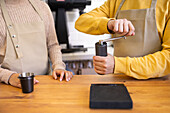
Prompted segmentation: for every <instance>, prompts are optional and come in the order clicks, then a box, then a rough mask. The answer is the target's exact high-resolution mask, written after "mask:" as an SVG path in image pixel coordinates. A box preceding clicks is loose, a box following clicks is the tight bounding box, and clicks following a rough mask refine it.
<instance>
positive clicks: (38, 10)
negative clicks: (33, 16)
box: [28, 0, 43, 20]
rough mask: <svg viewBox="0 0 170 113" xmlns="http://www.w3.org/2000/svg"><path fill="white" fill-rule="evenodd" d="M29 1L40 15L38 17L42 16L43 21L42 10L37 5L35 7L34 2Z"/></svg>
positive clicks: (32, 0)
mask: <svg viewBox="0 0 170 113" xmlns="http://www.w3.org/2000/svg"><path fill="white" fill-rule="evenodd" d="M28 1H29V2H30V3H31V5H32V7H33V8H34V10H35V11H36V12H37V13H38V15H39V16H40V18H41V20H43V17H42V16H43V15H42V13H41V10H40V9H39V8H38V7H37V5H35V1H34V0H28Z"/></svg>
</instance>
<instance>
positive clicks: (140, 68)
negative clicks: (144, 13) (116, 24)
mask: <svg viewBox="0 0 170 113" xmlns="http://www.w3.org/2000/svg"><path fill="white" fill-rule="evenodd" d="M121 1H122V0H107V1H106V2H105V3H104V4H103V5H102V6H101V7H99V8H96V9H94V10H92V11H91V12H89V13H86V14H83V15H81V16H80V17H79V19H78V20H77V21H76V24H75V28H76V29H77V30H79V31H81V32H84V33H88V34H93V35H99V34H105V33H109V32H108V30H107V23H108V21H109V20H110V19H111V18H114V15H115V14H116V11H117V8H118V7H119V4H120V2H121ZM151 1H152V0H126V1H125V3H124V5H123V6H122V8H121V10H129V9H145V8H150V5H151ZM156 24H157V29H158V33H159V37H160V39H161V41H162V48H163V49H162V51H159V52H156V53H154V54H149V55H147V56H144V57H136V58H130V57H115V71H114V73H124V74H126V75H128V76H131V77H134V78H137V79H148V78H155V77H162V76H165V75H168V74H170V0H157V5H156Z"/></svg>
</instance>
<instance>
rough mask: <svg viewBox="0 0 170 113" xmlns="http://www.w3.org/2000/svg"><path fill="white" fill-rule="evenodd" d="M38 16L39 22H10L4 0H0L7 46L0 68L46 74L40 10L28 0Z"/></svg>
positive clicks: (45, 47) (43, 32) (44, 45)
mask: <svg viewBox="0 0 170 113" xmlns="http://www.w3.org/2000/svg"><path fill="white" fill-rule="evenodd" d="M29 2H30V3H31V4H32V6H33V8H34V9H35V11H36V12H37V13H38V15H39V16H40V22H32V23H12V21H11V19H10V17H9V15H8V12H7V8H6V5H5V2H4V0H0V5H1V7H2V14H3V17H4V20H5V22H6V26H7V38H6V40H7V41H6V42H7V47H6V53H5V57H4V60H3V62H2V66H1V67H2V68H5V69H8V70H11V71H15V72H17V73H22V72H33V73H35V74H36V75H43V74H47V72H48V52H47V44H46V36H45V28H44V23H43V21H42V14H41V11H40V10H39V9H38V8H37V7H36V6H35V4H34V1H32V0H29Z"/></svg>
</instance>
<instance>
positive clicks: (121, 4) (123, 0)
mask: <svg viewBox="0 0 170 113" xmlns="http://www.w3.org/2000/svg"><path fill="white" fill-rule="evenodd" d="M124 2H125V0H122V2H121V3H120V5H119V7H118V9H117V11H116V15H115V17H114V18H117V15H118V13H119V11H120V9H121V7H122V6H123V4H124Z"/></svg>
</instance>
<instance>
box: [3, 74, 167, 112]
mask: <svg viewBox="0 0 170 113" xmlns="http://www.w3.org/2000/svg"><path fill="white" fill-rule="evenodd" d="M36 79H37V80H39V81H40V83H39V84H37V85H35V87H34V92H32V93H29V94H23V93H22V91H21V89H19V88H15V87H12V86H10V85H6V84H3V83H0V113H119V112H121V113H170V75H167V76H165V77H162V78H157V79H149V80H136V79H133V78H130V77H127V76H124V75H104V76H102V75H75V76H74V77H73V79H72V80H71V81H69V82H66V81H62V82H60V81H59V80H54V79H53V78H52V77H51V76H47V75H39V76H36ZM94 83H113V84H114V83H124V84H125V86H126V87H127V89H128V91H129V93H130V96H131V98H132V100H133V109H131V110H128V109H125V110H121V109H90V108H89V93H90V92H89V91H90V85H91V84H94Z"/></svg>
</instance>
